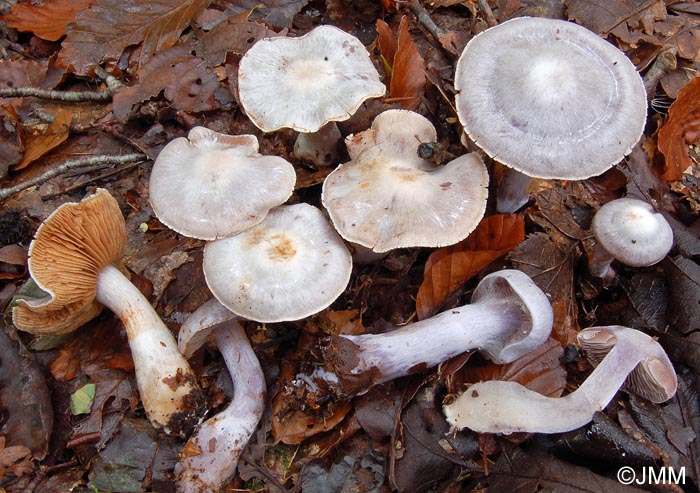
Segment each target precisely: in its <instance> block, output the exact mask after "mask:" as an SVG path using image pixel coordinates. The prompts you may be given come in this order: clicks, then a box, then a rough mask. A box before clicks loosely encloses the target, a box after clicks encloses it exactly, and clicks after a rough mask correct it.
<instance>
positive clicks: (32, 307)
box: [12, 189, 204, 434]
mask: <svg viewBox="0 0 700 493" xmlns="http://www.w3.org/2000/svg"><path fill="white" fill-rule="evenodd" d="M126 241H127V232H126V224H125V222H124V218H123V217H122V214H121V211H120V210H119V205H118V204H117V201H116V200H114V198H113V197H112V196H111V195H110V194H109V192H107V191H106V190H103V189H98V190H97V192H96V193H95V194H94V195H91V196H89V197H86V198H85V199H83V200H82V201H81V202H79V203H67V204H63V205H62V206H61V207H59V208H58V209H56V210H55V211H54V212H53V213H52V214H51V215H50V216H49V217H48V218H47V219H46V220H45V221H44V223H43V224H42V225H41V226H40V227H39V229H38V230H37V232H36V236H35V238H34V241H32V244H31V246H30V247H29V272H30V274H31V276H32V279H34V281H35V282H36V283H37V285H38V286H39V287H40V288H41V289H43V290H44V291H46V292H47V293H48V296H47V297H46V298H45V299H43V300H40V301H38V302H36V301H35V302H28V301H24V300H20V301H19V304H18V305H17V306H16V307H15V308H14V309H13V310H12V318H13V323H14V324H15V326H16V327H17V328H18V329H21V330H24V331H27V332H31V333H33V334H52V333H65V332H69V331H72V330H74V329H77V328H78V327H79V326H80V325H82V324H84V323H85V322H87V321H88V320H90V319H91V318H93V317H95V316H96V315H97V314H98V313H99V312H100V309H101V307H102V305H104V306H106V307H107V308H109V309H110V310H112V311H113V312H114V313H115V314H116V315H117V316H118V317H119V319H120V320H121V321H122V323H123V324H124V328H125V329H126V335H127V338H128V340H129V346H130V347H131V355H132V357H133V359H134V367H135V371H136V383H137V385H138V389H139V394H140V396H141V400H142V402H143V406H144V409H145V410H146V415H147V416H148V419H149V420H150V421H151V423H152V424H153V425H154V426H155V427H156V428H162V429H163V430H164V431H166V432H168V433H170V432H173V433H176V434H186V433H188V432H189V431H190V430H191V429H192V427H193V426H194V425H195V424H196V423H197V422H198V421H199V419H200V417H201V414H203V412H204V406H203V404H204V403H203V398H204V396H203V393H202V392H201V390H200V389H199V387H198V386H197V384H196V378H195V375H194V373H193V372H192V370H191V369H190V366H189V364H188V363H187V360H185V358H183V356H182V355H181V354H180V352H179V351H178V348H177V344H176V342H175V338H174V337H173V335H172V334H171V333H170V330H168V328H167V327H166V326H165V324H164V323H163V321H162V320H161V319H160V317H159V316H158V314H157V313H156V312H155V310H154V309H153V307H152V306H151V304H150V303H149V302H148V300H147V299H146V298H145V297H144V296H143V295H142V294H141V292H140V291H139V290H138V289H137V288H136V287H135V286H134V285H133V284H132V283H131V282H130V281H129V280H128V279H127V278H126V277H125V276H124V274H122V271H121V270H120V269H119V268H118V262H119V261H120V259H121V257H122V254H123V251H124V248H125V246H126Z"/></svg>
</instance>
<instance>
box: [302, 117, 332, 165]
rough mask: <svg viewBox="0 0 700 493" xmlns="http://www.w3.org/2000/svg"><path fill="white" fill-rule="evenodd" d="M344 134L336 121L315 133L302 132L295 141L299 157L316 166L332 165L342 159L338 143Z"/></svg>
mask: <svg viewBox="0 0 700 493" xmlns="http://www.w3.org/2000/svg"><path fill="white" fill-rule="evenodd" d="M341 138H342V135H341V134H340V130H339V129H338V125H337V124H336V123H335V122H330V123H327V124H326V125H324V126H323V127H321V128H320V129H319V131H318V132H314V133H300V134H299V135H298V136H297V140H296V142H295V143H294V155H295V156H296V158H297V159H300V160H302V161H306V162H308V163H311V164H314V165H316V166H330V165H332V164H337V163H338V161H339V160H340V151H339V150H338V143H339V142H340V139H341Z"/></svg>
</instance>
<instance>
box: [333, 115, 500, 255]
mask: <svg viewBox="0 0 700 493" xmlns="http://www.w3.org/2000/svg"><path fill="white" fill-rule="evenodd" d="M436 139H437V136H436V132H435V127H434V126H433V125H432V123H430V121H429V120H428V119H426V118H425V117H423V116H422V115H419V114H418V113H415V112H412V111H407V110H387V111H384V112H383V113H381V114H379V115H378V116H377V117H376V118H375V120H374V122H373V123H372V127H371V128H370V129H369V130H366V131H364V132H361V133H359V134H357V135H350V136H348V137H347V139H346V144H347V148H348V153H349V155H350V159H351V161H350V162H348V163H345V164H342V165H340V166H339V167H338V168H337V169H336V170H334V171H333V172H332V173H331V174H329V175H328V177H326V180H325V181H324V183H323V191H322V194H321V200H322V202H323V205H324V206H325V208H326V209H327V210H328V214H329V215H330V217H331V220H332V221H333V224H334V226H335V227H336V229H337V230H338V232H339V233H340V235H341V236H342V237H343V238H345V239H346V240H348V241H351V242H353V243H356V244H359V245H362V246H364V247H367V248H370V249H372V250H373V251H374V252H386V251H389V250H393V249H395V248H406V247H439V246H445V245H451V244H454V243H457V242H459V241H461V240H463V239H464V238H466V237H467V236H468V235H469V233H471V232H472V231H473V230H474V228H476V226H477V225H478V224H479V221H480V220H481V218H482V217H483V215H484V212H485V210H486V198H487V195H488V188H487V187H488V172H487V171H486V166H485V165H484V163H483V162H482V161H481V158H480V157H479V156H478V155H477V154H474V153H472V154H466V155H464V156H461V157H458V158H457V159H455V160H453V161H451V162H449V163H447V164H446V165H444V166H437V165H435V164H434V163H432V162H430V161H427V160H425V159H422V158H421V157H419V156H418V146H419V145H420V144H421V143H427V142H434V141H435V140H436Z"/></svg>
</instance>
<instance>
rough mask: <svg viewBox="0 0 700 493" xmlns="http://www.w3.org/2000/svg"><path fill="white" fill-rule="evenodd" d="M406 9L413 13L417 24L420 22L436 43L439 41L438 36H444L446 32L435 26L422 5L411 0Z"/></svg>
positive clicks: (415, 0) (416, 0)
mask: <svg viewBox="0 0 700 493" xmlns="http://www.w3.org/2000/svg"><path fill="white" fill-rule="evenodd" d="M408 7H409V8H410V9H411V12H413V13H414V14H415V16H416V18H417V19H418V22H420V23H421V24H422V25H423V27H425V28H426V29H427V30H428V32H429V33H430V34H431V35H432V36H433V38H435V39H436V40H437V41H440V36H444V35H445V34H446V31H445V30H444V29H442V28H441V27H440V26H438V25H437V24H435V21H433V19H432V18H431V17H430V14H428V11H427V10H425V8H424V7H423V5H421V3H420V2H419V1H418V0H411V3H410V4H409V5H408Z"/></svg>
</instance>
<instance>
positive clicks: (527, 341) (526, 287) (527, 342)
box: [471, 269, 554, 364]
mask: <svg viewBox="0 0 700 493" xmlns="http://www.w3.org/2000/svg"><path fill="white" fill-rule="evenodd" d="M488 299H493V300H499V301H501V302H506V301H507V302H508V304H511V303H512V304H513V305H519V306H520V307H521V310H522V311H521V315H523V317H522V318H521V319H519V320H517V321H514V323H513V326H516V325H517V324H518V323H519V324H520V328H519V329H518V330H517V331H516V333H515V335H513V332H512V331H511V332H508V333H504V334H503V337H504V339H494V340H492V341H490V342H489V345H488V346H482V347H481V348H480V351H482V352H483V353H486V356H488V358H489V359H490V360H491V361H493V362H495V363H498V364H503V363H510V362H512V361H515V360H516V359H518V358H519V357H521V356H523V355H525V354H527V353H528V352H529V351H531V350H533V349H535V348H536V347H538V346H540V345H541V344H542V343H544V341H545V340H546V339H547V337H549V334H550V333H551V331H552V325H553V324H554V314H553V312H552V305H551V303H550V302H549V299H548V298H547V295H546V294H544V292H542V290H541V289H540V288H539V287H538V286H537V285H536V284H535V283H534V281H533V280H532V279H530V277H529V276H528V275H527V274H525V273H524V272H521V271H519V270H514V269H505V270H501V271H497V272H494V273H492V274H489V275H488V276H486V277H484V278H483V279H482V281H481V282H480V283H479V285H478V286H477V287H476V289H475V290H474V293H473V294H472V301H471V304H472V305H475V304H477V303H485V302H488Z"/></svg>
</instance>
